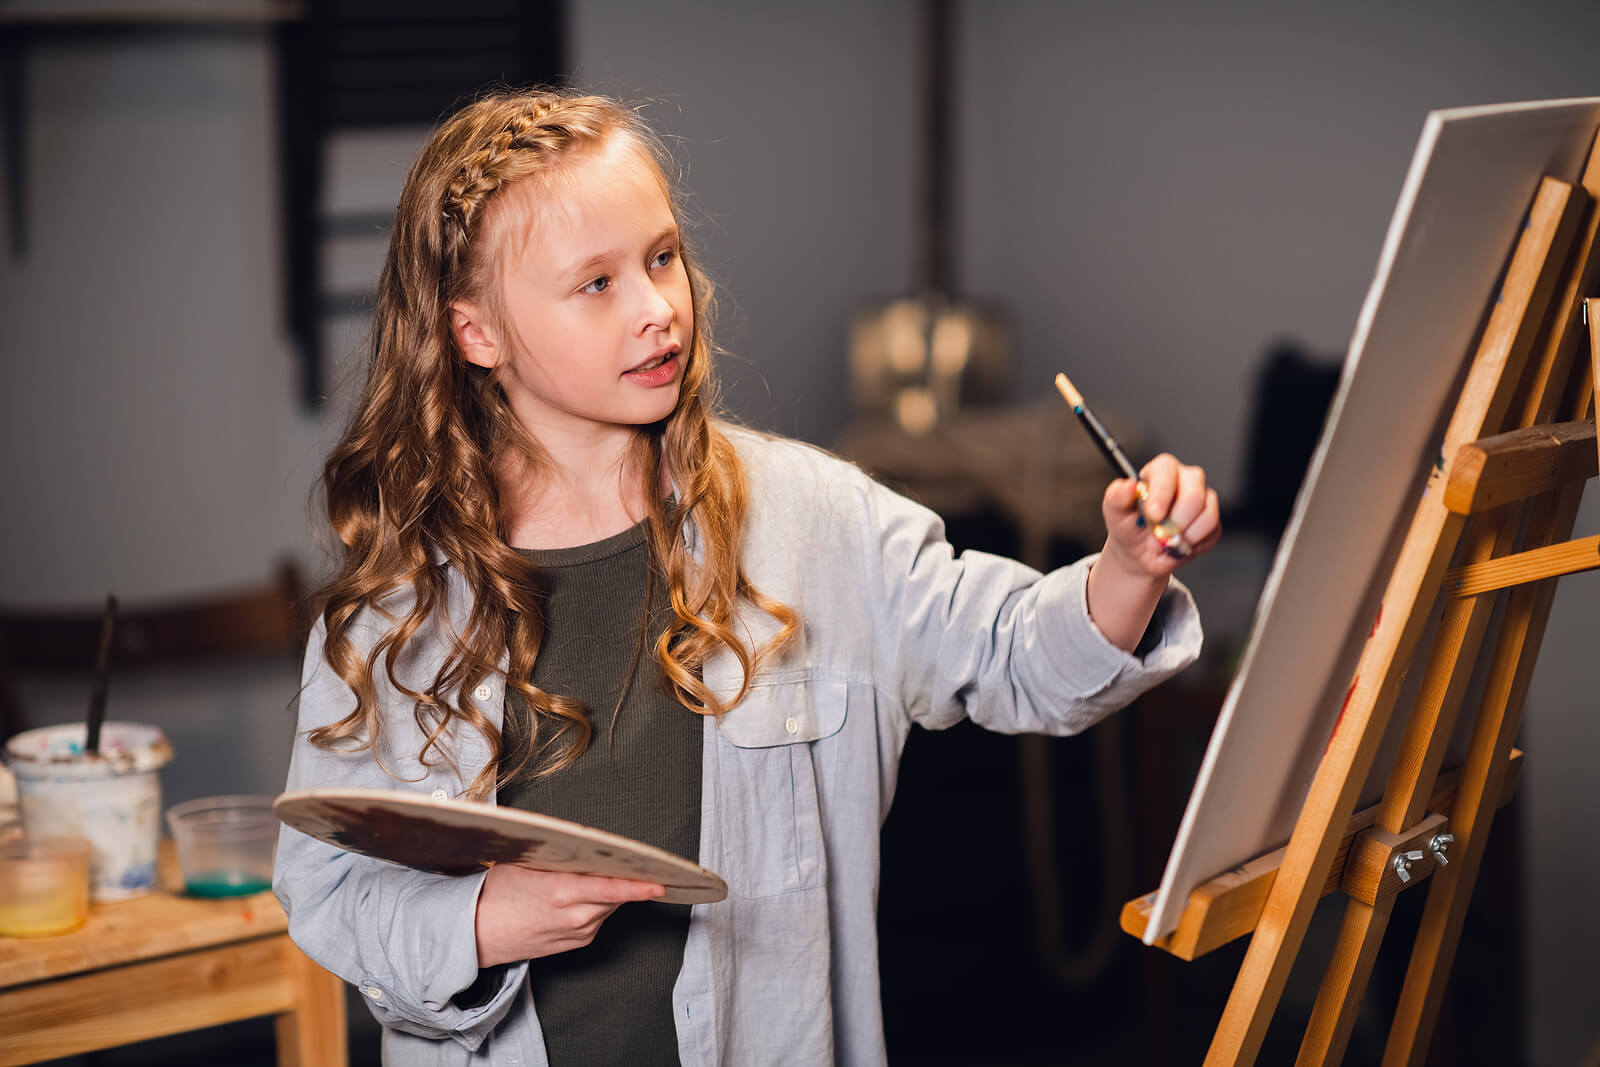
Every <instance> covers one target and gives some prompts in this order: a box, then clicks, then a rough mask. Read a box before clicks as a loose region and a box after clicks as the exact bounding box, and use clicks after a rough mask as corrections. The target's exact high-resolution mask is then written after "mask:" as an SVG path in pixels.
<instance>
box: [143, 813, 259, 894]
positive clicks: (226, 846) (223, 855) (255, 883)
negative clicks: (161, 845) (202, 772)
mask: <svg viewBox="0 0 1600 1067" xmlns="http://www.w3.org/2000/svg"><path fill="white" fill-rule="evenodd" d="M272 799H273V798H272V797H268V796H230V797H201V798H200V799H199V800H190V801H185V802H184V803H182V804H174V805H173V806H172V807H171V808H170V809H168V811H167V827H168V828H169V829H170V830H171V831H172V840H173V842H174V843H175V844H176V845H177V846H178V866H179V867H180V868H181V869H182V870H183V885H184V888H185V889H187V890H188V891H189V892H190V893H192V894H193V895H195V896H197V897H237V896H244V895H246V894H248V893H259V892H261V891H262V890H263V889H267V888H269V887H271V885H272V856H273V850H274V848H276V846H277V843H278V817H277V816H276V815H274V814H273V813H272Z"/></svg>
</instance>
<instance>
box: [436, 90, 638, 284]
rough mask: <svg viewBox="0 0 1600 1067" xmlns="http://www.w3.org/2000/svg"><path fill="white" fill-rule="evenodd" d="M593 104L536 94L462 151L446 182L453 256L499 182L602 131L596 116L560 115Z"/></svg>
mask: <svg viewBox="0 0 1600 1067" xmlns="http://www.w3.org/2000/svg"><path fill="white" fill-rule="evenodd" d="M592 109H593V104H592V102H591V98H587V97H578V98H576V99H570V98H561V97H535V98H532V99H529V100H527V101H526V102H525V105H524V107H523V108H522V109H521V110H519V111H516V112H514V113H512V114H511V115H509V116H507V118H506V121H505V123H504V125H503V126H502V127H501V129H500V130H499V132H497V133H494V134H493V135H491V136H490V137H488V138H487V139H486V140H485V141H484V143H483V145H482V147H480V148H479V149H477V151H475V152H472V153H470V154H469V155H467V157H466V158H465V159H463V160H462V161H461V166H460V168H459V169H458V170H457V171H456V173H455V174H454V175H453V176H452V177H451V178H450V180H449V181H448V182H446V183H445V191H444V207H443V214H444V222H445V245H446V247H447V248H448V249H449V250H450V251H451V252H453V253H456V254H458V255H459V254H460V253H461V252H463V251H465V249H466V248H467V246H468V244H469V243H470V238H471V236H472V235H473V233H474V228H475V227H476V225H477V223H478V221H479V219H480V218H481V216H482V214H483V208H484V205H485V204H487V203H488V202H489V201H490V199H491V198H492V197H493V196H494V194H495V193H497V192H499V191H500V190H501V189H502V188H503V187H504V186H506V185H508V184H509V183H510V182H512V181H514V180H516V179H517V178H520V177H523V176H525V175H526V174H527V173H528V172H529V170H530V169H532V168H535V167H537V165H538V162H539V160H540V159H541V157H543V158H548V159H556V158H559V157H560V156H561V155H562V154H563V153H564V152H565V151H566V150H568V149H570V148H572V147H574V145H575V144H576V143H579V142H587V143H592V142H594V141H595V140H596V139H598V138H599V137H600V136H603V134H604V130H605V125H606V124H604V123H601V122H598V121H596V118H597V116H594V115H589V116H587V117H588V119H589V121H587V122H581V121H580V122H574V123H568V122H563V121H562V120H561V117H562V115H563V113H565V112H580V113H581V112H583V111H585V110H592ZM580 117H581V116H580ZM455 265H456V264H455V263H452V264H451V266H455Z"/></svg>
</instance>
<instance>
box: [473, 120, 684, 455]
mask: <svg viewBox="0 0 1600 1067" xmlns="http://www.w3.org/2000/svg"><path fill="white" fill-rule="evenodd" d="M566 178H567V179H568V180H567V181H558V182H556V183H554V184H552V186H551V187H550V190H549V191H548V192H546V193H543V194H541V195H540V199H539V201H538V203H537V204H536V205H535V206H533V207H532V208H531V209H526V208H522V206H521V204H516V203H511V204H506V205H503V206H504V207H506V208H508V209H510V210H522V211H524V212H525V215H526V223H525V226H526V228H525V230H523V231H522V232H521V233H519V234H517V235H516V236H517V237H518V238H520V239H510V240H507V241H506V245H505V247H506V252H505V261H504V262H502V263H501V264H500V284H501V287H502V288H501V306H502V310H503V312H504V318H503V320H502V321H503V327H504V329H505V331H506V332H507V333H508V334H509V336H505V335H502V333H501V329H500V328H499V327H497V326H496V325H495V324H493V322H492V321H491V320H490V319H489V318H487V317H486V316H485V315H484V314H483V309H482V307H481V305H474V304H472V303H470V302H466V301H460V302H457V303H456V304H454V305H452V307H451V325H452V327H453V328H454V330H455V334H456V339H457V341H458V343H460V345H461V348H462V351H463V353H464V354H465V356H466V358H467V359H469V360H471V361H472V362H473V363H476V364H478V365H480V366H484V367H490V368H498V369H499V371H500V382H501V384H502V386H503V387H504V389H505V391H506V396H507V397H508V399H509V400H510V402H511V408H512V410H513V411H514V412H516V414H517V417H518V418H519V419H520V420H521V421H522V424H523V425H524V426H525V427H526V428H527V430H528V431H529V432H530V433H531V434H532V435H533V436H534V439H535V440H537V441H539V443H540V444H541V445H543V446H545V447H547V448H551V447H557V448H558V447H559V446H560V443H561V441H560V439H562V438H566V439H567V440H568V441H570V442H571V443H578V442H580V441H583V440H593V439H595V438H596V436H597V435H598V436H601V437H605V436H613V435H617V434H625V435H631V433H632V430H633V428H634V427H637V426H642V425H647V424H649V423H653V422H658V421H660V420H661V419H664V418H666V417H667V416H668V415H670V414H671V413H672V410H673V408H674V406H675V405H676V404H677V400H678V389H679V386H680V384H681V381H682V378H683V360H684V359H685V358H686V356H687V352H686V351H685V350H686V349H687V348H688V347H689V344H690V341H691V338H692V336H693V333H694V309H693V305H692V303H691V297H690V292H689V276H688V272H687V271H686V270H685V268H684V265H683V260H682V258H681V256H680V241H679V235H678V226H677V222H676V220H675V219H674V218H673V214H672V208H671V205H670V204H669V203H668V202H667V196H666V193H665V191H664V189H663V185H662V182H661V179H660V177H659V175H658V173H657V172H656V170H655V168H654V166H653V165H652V164H650V163H648V162H646V161H645V160H644V159H643V158H641V153H640V152H639V151H637V150H636V149H634V148H633V146H632V145H630V144H629V143H628V142H627V140H626V139H625V138H622V137H613V138H612V139H611V140H610V142H608V143H607V144H605V145H602V146H601V147H600V148H599V149H597V150H596V151H595V152H594V154H593V155H591V156H589V157H588V158H586V159H583V160H581V161H579V162H577V163H575V164H574V165H573V166H572V169H571V171H570V172H569V173H568V174H567V175H566ZM508 192H509V193H510V195H512V196H516V195H517V192H518V191H517V190H515V189H513V190H508ZM523 203H531V201H530V200H524V201H523Z"/></svg>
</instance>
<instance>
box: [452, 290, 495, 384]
mask: <svg viewBox="0 0 1600 1067" xmlns="http://www.w3.org/2000/svg"><path fill="white" fill-rule="evenodd" d="M450 332H451V334H453V335H454V336H455V339H456V347H458V348H460V349H461V354H462V355H463V356H465V357H466V359H467V362H468V363H475V364H477V365H478V366H480V367H482V368H484V369H485V370H494V369H495V367H497V366H499V365H500V346H499V345H497V344H496V343H495V339H494V334H493V333H491V332H490V328H489V319H488V316H486V315H485V314H484V311H483V309H482V308H480V307H478V306H477V305H476V304H469V303H467V302H466V301H465V300H457V301H456V302H455V303H454V304H451V305H450Z"/></svg>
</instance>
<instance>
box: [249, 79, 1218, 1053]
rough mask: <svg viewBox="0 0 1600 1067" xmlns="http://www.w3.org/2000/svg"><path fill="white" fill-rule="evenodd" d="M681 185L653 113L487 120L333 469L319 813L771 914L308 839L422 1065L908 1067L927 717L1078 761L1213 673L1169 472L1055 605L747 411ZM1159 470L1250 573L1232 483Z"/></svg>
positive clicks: (339, 970) (1204, 544) (296, 873)
mask: <svg viewBox="0 0 1600 1067" xmlns="http://www.w3.org/2000/svg"><path fill="white" fill-rule="evenodd" d="M664 166H665V165H664V160H663V156H662V154H661V152H660V149H659V146H658V144H657V142H656V141H655V140H653V139H652V138H651V136H650V135H649V134H648V132H647V131H646V130H645V129H644V128H642V127H641V125H640V124H639V123H638V121H637V120H636V119H635V117H634V115H633V114H632V113H630V112H629V111H627V110H624V109H623V108H621V107H619V106H618V105H617V104H615V103H613V102H611V101H609V100H605V99H600V98H596V97H590V96H577V95H570V94H566V93H517V94H508V95H500V96H495V97H492V98H488V99H484V100H481V101H479V102H478V103H475V104H473V105H472V106H470V107H468V108H466V109H465V110H463V111H462V112H460V113H459V114H457V115H456V116H455V117H454V118H452V119H450V120H449V121H448V122H447V123H445V124H444V126H442V127H441V128H440V129H439V130H438V131H437V132H436V133H435V134H434V135H433V137H432V138H431V139H430V140H429V141H428V144H427V146H426V147H425V148H424V149H423V151H422V154H421V156H420V158H419V159H418V160H417V163H416V165H415V166H414V167H413V168H412V170H411V173H410V175H409V176H408V178H407V179H406V184H405V188H404V190H403V192H402V193H401V197H400V203H399V207H398V210H397V212H396V216H395V224H394V233H393V236H392V239H391V242H390V246H389V253H388V257H387V260H386V262H385V264H384V268H383V276H382V280H381V283H380V291H379V298H378V306H377V314H376V327H375V340H374V347H373V355H372V363H371V367H370V371H369V378H368V382H367V387H366V391H365V394H364V396H363V398H362V401H361V405H360V409H359V411H358V412H357V414H356V416H355V419H354V421H353V422H352V424H351V426H350V429H349V431H348V432H347V433H346V434H345V437H344V439H343V440H342V441H341V442H340V444H339V445H338V447H337V448H336V449H335V450H334V452H333V454H332V456H331V457H330V458H329V460H328V463H327V468H326V472H325V482H326V490H327V495H328V514H329V517H330V520H331V522H332V525H333V528H334V530H335V532H336V533H337V534H338V536H339V539H340V540H341V541H342V542H343V544H344V546H345V551H344V555H343V558H342V560H341V562H340V566H339V569H338V572H337V573H336V575H335V576H334V578H333V579H332V581H331V582H330V583H329V584H328V586H327V587H326V588H325V589H324V591H323V592H324V596H325V606H324V607H323V609H322V612H321V616H320V619H319V621H318V625H317V627H316V631H315V633H314V634H313V636H312V639H311V643H310V648H309V650H308V652H307V655H306V662H305V676H304V687H303V690H302V694H301V699H300V724H299V725H300V728H299V732H298V733H297V735H296V738H297V740H296V745H295V751H294V757H293V764H292V767H291V770H290V774H289V783H288V784H289V788H291V789H299V788H304V787H308V786H315V785H340V786H366V787H388V788H394V789H409V790H419V791H421V792H423V793H428V794H432V795H433V796H435V797H458V798H470V799H475V800H481V801H486V802H489V803H496V802H498V803H501V804H510V805H515V806H517V807H522V808H527V809H531V810H538V811H542V812H546V813H549V814H553V815H557V816H560V817H563V818H569V819H574V820H577V821H580V822H584V823H587V824H590V825H594V826H598V827H600V828H602V829H606V830H611V831H614V832H618V833H623V834H627V835H629V836H631V837H634V838H638V839H641V840H643V841H646V842H648V843H650V844H653V845H657V846H660V847H663V848H666V849H669V850H671V851H674V852H676V853H679V854H681V855H684V856H687V857H690V858H694V859H697V860H698V861H699V862H700V863H701V864H702V865H704V866H706V867H708V868H710V869H711V870H714V871H716V872H718V873H719V874H721V875H722V876H723V877H724V878H725V879H726V880H727V882H728V885H729V889H730V893H729V896H728V897H727V899H725V900H722V901H720V902H717V903H714V904H707V905H697V906H695V907H694V908H692V909H690V908H687V907H677V906H669V905H666V904H664V903H657V902H653V901H652V898H654V897H658V896H660V895H661V894H662V892H663V889H662V887H660V886H658V885H652V884H647V883H642V882H632V881H626V880H621V879H610V878H601V877H591V876H580V875H571V874H553V873H547V872H539V871H533V870H528V869H526V868H522V867H517V866H511V865H498V866H495V867H492V868H490V869H488V870H487V871H485V872H483V873H479V874H475V875H470V876H463V877H446V876H440V875H433V874H427V873H422V872H418V871H414V870H410V869H408V868H402V867H398V866H395V865H392V864H388V863H383V862H379V861H376V860H372V859H368V858H365V857H362V856H358V855H355V854H352V853H349V852H345V851H342V850H340V849H337V848H334V847H332V846H328V845H324V844H321V843H319V842H317V841H314V840H312V839H310V838H307V837H305V836H303V835H301V834H299V833H297V832H295V831H292V830H288V829H285V830H284V832H283V835H282V838H281V841H280V844H279V848H278V869H277V874H276V878H275V888H276V890H277V893H278V896H279V898H280V899H281V900H282V901H283V904H284V907H285V908H286V909H287V910H288V913H289V928H290V933H291V934H292V935H293V937H294V939H295V941H296V942H297V943H298V944H299V945H300V946H301V947H302V948H303V949H304V950H305V951H306V952H307V953H308V954H309V955H310V956H311V957H312V958H313V959H315V960H316V961H317V962H318V963H320V964H322V965H323V966H324V967H327V968H328V969H329V970H331V971H333V972H334V973H336V974H338V975H340V976H341V977H343V978H345V979H346V980H348V981H350V982H353V983H355V984H356V985H357V986H358V987H359V988H360V989H361V990H362V991H363V992H364V993H365V994H366V997H367V1004H368V1006H369V1007H370V1008H371V1010H372V1011H373V1013H374V1014H375V1015H376V1016H377V1017H378V1019H379V1021H380V1022H381V1023H382V1024H383V1028H384V1038H383V1045H384V1060H385V1062H386V1063H391V1064H469V1063H470V1064H480V1063H481V1064H519V1065H532V1064H544V1063H555V1064H558V1065H560V1064H573V1063H581V1064H597V1063H626V1064H630V1065H637V1064H650V1063H668V1064H675V1063H683V1064H696V1065H701V1064H703V1065H710V1064H737V1065H741V1067H743V1065H750V1064H763V1063H784V1064H821V1063H828V1062H832V1061H835V1060H837V1061H839V1062H844V1063H881V1062H883V1060H884V1058H885V1051H884V1045H883V1033H882V1025H881V1021H880V1010H879V1000H878V974H877V942H876V937H875V932H874V930H875V909H876V894H877V885H878V832H879V827H880V825H881V824H882V822H883V819H884V816H885V814H886V813H887V811H888V807H889V802H890V799H891V797H892V796H893V794H894V785H895V774H896V766H897V762H898V759H899V755H900V751H901V748H902V745H903V743H904V741H905V739H906V735H907V732H908V731H909V730H910V728H911V725H912V724H913V723H920V724H922V725H923V726H926V727H932V728H939V727H945V726H949V725H951V724H953V723H955V722H957V721H958V720H959V719H961V718H962V717H963V716H966V717H970V718H972V719H974V720H975V721H977V722H978V723H980V724H982V725H984V726H986V727H989V728H991V729H995V730H1003V731H1013V732H1016V731H1040V732H1046V733H1054V734H1068V733H1073V732H1075V731H1078V730H1082V729H1084V728H1085V727H1087V726H1089V725H1090V724H1092V723H1093V722H1095V721H1096V720H1097V719H1099V718H1100V717H1101V716H1103V715H1105V714H1106V713H1108V712H1110V711H1111V710H1113V709H1115V708H1118V707H1120V706H1122V705H1124V704H1126V703H1127V702H1128V701H1129V700H1131V699H1132V698H1133V697H1134V696H1136V695H1137V694H1138V693H1139V692H1141V691H1142V690H1144V689H1146V688H1148V687H1149V686H1151V685H1154V684H1155V683H1156V682H1158V681H1160V680H1161V679H1163V678H1165V677H1167V676H1169V675H1171V674H1172V673H1174V672H1175V671H1177V670H1179V669H1180V668H1182V667H1184V666H1185V665H1187V664H1188V663H1190V662H1191V661H1192V660H1193V659H1194V658H1195V656H1196V654H1197V653H1198V650H1199V645H1200V630H1199V624H1198V622H1197V620H1196V617H1195V613H1194V608H1193V605H1192V603H1191V602H1190V600H1189V597H1188V594H1187V593H1186V592H1185V591H1184V590H1183V589H1182V587H1181V586H1179V585H1178V584H1177V583H1176V582H1171V581H1169V576H1170V574H1171V573H1172V571H1173V569H1174V567H1175V566H1177V563H1178V561H1177V560H1175V559H1174V558H1172V557H1171V556H1169V555H1168V554H1167V553H1165V552H1164V551H1163V549H1162V546H1161V544H1159V543H1158V542H1157V541H1156V540H1155V538H1153V537H1152V536H1151V534H1150V532H1149V530H1148V529H1146V528H1144V525H1143V522H1142V521H1141V520H1140V518H1139V515H1138V509H1137V504H1136V491H1135V484H1134V483H1133V482H1130V481H1126V480H1122V481H1117V482H1113V483H1112V484H1111V485H1110V487H1109V488H1108V489H1107V490H1106V494H1105V498H1104V503H1103V507H1102V510H1103V512H1104V516H1105V520H1106V525H1107V528H1108V531H1109V534H1108V537H1107V540H1106V544H1105V548H1104V550H1103V551H1102V552H1101V553H1100V554H1099V555H1098V556H1095V557H1091V558H1089V559H1085V560H1082V561H1080V562H1079V563H1077V564H1074V565H1073V566H1070V567H1066V568H1063V569H1061V570H1059V571H1056V572H1054V573H1052V574H1048V575H1043V576H1041V575H1040V574H1038V573H1037V572H1035V571H1032V570H1029V569H1028V568H1026V567H1023V566H1022V565H1020V564H1018V563H1015V562H1012V561H1010V560H1005V559H1001V558H998V557H995V556H989V555H984V554H981V553H966V554H964V555H963V556H962V557H961V558H959V559H957V558H954V557H953V554H952V551H951V549H950V547H949V545H948V544H946V543H945V541H944V539H943V533H942V528H941V525H940V523H939V521H938V519H937V518H935V516H934V515H932V514H931V513H930V512H928V511H926V510H925V509H923V508H921V507H919V506H917V505H915V504H912V503H910V502H909V501H907V500H905V499H903V498H901V497H899V496H896V495H895V494H893V493H891V492H889V491H888V490H886V489H884V488H882V487H880V486H879V485H877V484H876V483H874V482H873V481H872V480H871V479H869V478H867V477H866V476H865V475H863V474H862V473H860V472H859V471H858V470H856V469H855V468H854V467H852V466H850V465H849V464H847V463H843V462H841V461H839V460H836V459H833V458H831V457H829V456H828V455H826V454H824V453H822V452H820V451H817V450H815V449H813V448H810V447H807V446H805V445H801V444H798V443H795V442H791V441H785V440H780V439H776V438H772V437H768V436H764V435H760V434H756V433H752V432H750V431H747V430H743V429H739V428H736V427H734V426H732V425H730V424H728V423H726V422H722V421H720V420H718V419H717V418H715V417H714V415H713V396H714V393H713V388H712V385H713V379H712V344H711V337H710V325H711V323H710V308H711V303H712V296H711V287H710V285H709V284H708V283H707V281H706V280H705V278H704V277H703V276H702V275H701V274H700V272H699V271H698V270H697V268H696V266H695V262H694V260H693V258H692V255H691V253H690V251H689V249H688V248H686V247H685V244H684V240H683V233H682V223H681V220H680V218H679V216H678V213H677V210H676V208H675V206H674V202H673V197H672V193H671V190H670V189H669V186H668V182H667V180H666V178H665V173H667V171H666V170H665V169H664ZM1143 478H1144V481H1145V483H1146V486H1147V489H1148V493H1149V501H1148V503H1147V513H1148V515H1149V517H1150V518H1151V519H1154V520H1159V519H1160V518H1162V517H1164V516H1167V515H1170V516H1171V518H1172V519H1173V520H1174V522H1176V523H1177V524H1178V526H1179V527H1180V528H1182V530H1183V531H1184V536H1185V537H1186V538H1187V540H1188V541H1189V543H1190V544H1191V546H1192V547H1193V550H1194V552H1193V554H1198V553H1199V552H1203V551H1204V550H1205V549H1207V548H1208V547H1210V545H1211V544H1212V543H1213V542H1214V541H1215V540H1216V538H1217V536H1218V533H1219V531H1220V525H1219V521H1218V516H1217V501H1216V494H1215V493H1213V492H1211V491H1210V490H1208V489H1207V488H1206V485H1205V476H1204V473H1203V472H1202V471H1201V470H1199V469H1198V468H1196V467H1188V466H1182V465H1180V464H1179V463H1178V462H1177V461H1176V460H1174V459H1173V458H1172V457H1170V456H1163V457H1160V458H1158V459H1157V460H1155V461H1153V462H1152V463H1151V464H1150V465H1149V466H1147V467H1146V468H1145V470H1144V472H1143ZM1193 554H1191V556H1190V558H1193ZM929 890H930V892H937V891H938V887H937V886H931V887H929ZM623 904H627V907H619V906H620V905H623ZM973 907H974V908H976V907H977V905H973Z"/></svg>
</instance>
